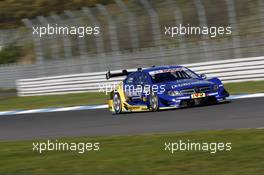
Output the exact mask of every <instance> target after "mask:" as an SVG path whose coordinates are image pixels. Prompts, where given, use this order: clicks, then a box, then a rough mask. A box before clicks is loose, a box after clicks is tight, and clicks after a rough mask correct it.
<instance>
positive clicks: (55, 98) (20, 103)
mask: <svg viewBox="0 0 264 175" xmlns="http://www.w3.org/2000/svg"><path fill="white" fill-rule="evenodd" d="M107 98H108V96H106V95H105V94H103V93H81V94H66V95H48V96H34V97H16V96H12V97H10V96H2V97H0V111H4V110H15V109H16V110H17V109H37V108H50V107H63V106H78V105H94V104H105V103H106V102H107Z"/></svg>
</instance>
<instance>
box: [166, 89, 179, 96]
mask: <svg viewBox="0 0 264 175" xmlns="http://www.w3.org/2000/svg"><path fill="white" fill-rule="evenodd" d="M180 94H181V93H180V92H179V91H175V90H170V91H168V95H170V96H177V95H180Z"/></svg>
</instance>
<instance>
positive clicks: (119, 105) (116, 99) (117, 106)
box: [113, 93, 122, 114]
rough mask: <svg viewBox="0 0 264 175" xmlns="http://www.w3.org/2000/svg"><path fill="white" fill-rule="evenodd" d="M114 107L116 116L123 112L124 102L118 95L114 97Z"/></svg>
mask: <svg viewBox="0 0 264 175" xmlns="http://www.w3.org/2000/svg"><path fill="white" fill-rule="evenodd" d="M113 107H114V111H115V113H116V114H120V113H121V112H122V101H121V98H120V95H119V94H118V93H115V94H114V96H113Z"/></svg>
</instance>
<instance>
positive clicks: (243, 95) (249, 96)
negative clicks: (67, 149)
mask: <svg viewBox="0 0 264 175" xmlns="http://www.w3.org/2000/svg"><path fill="white" fill-rule="evenodd" d="M259 97H264V93H257V94H241V95H230V97H228V99H229V100H236V99H245V98H259ZM106 108H108V105H106V104H104V105H93V106H72V107H61V108H47V109H30V110H15V111H2V112H0V116H7V115H19V114H34V113H47V112H63V111H78V110H91V109H106Z"/></svg>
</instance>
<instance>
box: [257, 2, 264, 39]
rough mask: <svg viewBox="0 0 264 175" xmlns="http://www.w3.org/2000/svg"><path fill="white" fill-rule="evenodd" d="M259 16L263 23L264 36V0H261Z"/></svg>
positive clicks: (263, 33)
mask: <svg viewBox="0 0 264 175" xmlns="http://www.w3.org/2000/svg"><path fill="white" fill-rule="evenodd" d="M258 2H259V4H258V5H259V18H260V23H261V31H262V32H261V33H262V36H263V38H264V2H263V0H259V1H258Z"/></svg>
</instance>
